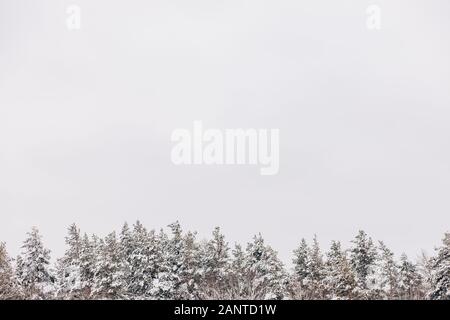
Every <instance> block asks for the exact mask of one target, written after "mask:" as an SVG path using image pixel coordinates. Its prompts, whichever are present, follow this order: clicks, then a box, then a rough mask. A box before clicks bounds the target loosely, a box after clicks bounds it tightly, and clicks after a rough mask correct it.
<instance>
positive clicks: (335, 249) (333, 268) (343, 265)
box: [324, 241, 356, 300]
mask: <svg viewBox="0 0 450 320" xmlns="http://www.w3.org/2000/svg"><path fill="white" fill-rule="evenodd" d="M324 282H325V286H326V289H325V292H326V294H327V298H328V299H332V300H336V299H338V300H342V299H352V298H354V297H355V288H356V279H355V274H354V272H353V270H352V268H351V266H350V262H349V261H348V259H347V256H346V253H345V252H344V251H343V250H342V249H341V243H340V242H338V241H332V243H331V248H330V251H329V252H328V253H327V260H326V263H325V281H324Z"/></svg>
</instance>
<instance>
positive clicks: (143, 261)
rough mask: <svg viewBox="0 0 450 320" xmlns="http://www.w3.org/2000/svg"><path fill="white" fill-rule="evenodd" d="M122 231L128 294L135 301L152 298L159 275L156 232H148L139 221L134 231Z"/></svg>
mask: <svg viewBox="0 0 450 320" xmlns="http://www.w3.org/2000/svg"><path fill="white" fill-rule="evenodd" d="M124 228H125V230H122V240H121V244H122V252H123V253H122V254H123V255H124V256H125V258H124V259H125V263H126V268H125V282H126V284H127V292H128V295H129V297H130V298H133V299H148V298H150V297H151V288H152V284H153V280H154V279H155V278H156V275H157V262H158V261H157V258H158V256H157V244H156V237H155V232H154V231H153V230H151V231H150V232H148V231H147V230H146V228H145V227H144V226H143V225H142V224H141V223H140V222H139V221H137V222H136V223H135V224H134V226H133V231H132V232H131V233H130V232H129V231H126V229H127V227H124Z"/></svg>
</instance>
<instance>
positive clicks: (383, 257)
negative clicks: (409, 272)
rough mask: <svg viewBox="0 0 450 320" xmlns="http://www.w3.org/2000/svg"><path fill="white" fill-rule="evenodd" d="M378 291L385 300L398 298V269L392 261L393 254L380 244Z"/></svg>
mask: <svg viewBox="0 0 450 320" xmlns="http://www.w3.org/2000/svg"><path fill="white" fill-rule="evenodd" d="M379 249H380V256H379V267H380V269H379V273H380V274H379V276H380V279H379V289H380V292H381V296H382V297H383V298H385V299H397V298H398V296H399V288H398V284H399V273H398V271H399V267H398V266H397V263H396V262H395V260H394V253H393V252H392V251H391V250H390V249H389V248H388V247H387V246H386V245H385V244H384V243H383V242H382V241H380V242H379Z"/></svg>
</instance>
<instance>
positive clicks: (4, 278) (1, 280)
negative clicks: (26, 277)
mask: <svg viewBox="0 0 450 320" xmlns="http://www.w3.org/2000/svg"><path fill="white" fill-rule="evenodd" d="M16 298H19V292H18V288H17V283H16V279H15V276H14V270H13V266H12V264H11V258H10V257H9V255H8V253H7V252H6V247H5V244H4V243H2V242H0V300H9V299H16Z"/></svg>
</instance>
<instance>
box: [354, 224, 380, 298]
mask: <svg viewBox="0 0 450 320" xmlns="http://www.w3.org/2000/svg"><path fill="white" fill-rule="evenodd" d="M352 243H353V248H351V250H350V265H351V266H352V268H353V270H354V272H355V274H356V281H357V284H358V287H357V289H358V291H359V294H360V297H361V298H370V297H371V294H372V292H371V289H372V288H373V286H374V283H373V276H374V275H375V267H376V259H377V252H376V248H375V246H374V244H373V242H372V239H371V238H370V237H368V236H367V234H366V233H365V232H364V231H362V230H361V231H359V233H358V235H357V236H356V237H355V239H354V240H353V241H352Z"/></svg>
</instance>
